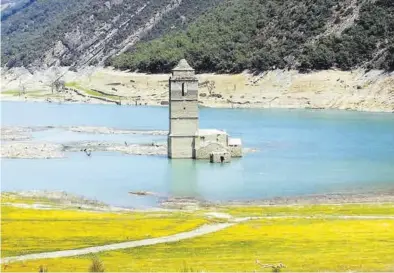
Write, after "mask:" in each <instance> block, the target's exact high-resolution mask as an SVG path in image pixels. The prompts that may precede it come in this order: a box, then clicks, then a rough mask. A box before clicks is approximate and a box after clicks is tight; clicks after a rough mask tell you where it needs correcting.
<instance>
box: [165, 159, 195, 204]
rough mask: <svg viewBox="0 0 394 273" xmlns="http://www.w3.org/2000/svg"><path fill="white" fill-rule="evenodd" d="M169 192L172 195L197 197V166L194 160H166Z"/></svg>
mask: <svg viewBox="0 0 394 273" xmlns="http://www.w3.org/2000/svg"><path fill="white" fill-rule="evenodd" d="M168 165H169V166H168V169H169V172H170V175H169V194H170V196H172V197H195V198H199V197H200V195H199V190H198V184H197V183H198V181H199V179H198V168H197V167H196V161H195V160H187V159H173V160H168Z"/></svg>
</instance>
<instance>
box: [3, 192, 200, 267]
mask: <svg viewBox="0 0 394 273" xmlns="http://www.w3.org/2000/svg"><path fill="white" fill-rule="evenodd" d="M28 201H31V202H32V201H33V200H30V199H28ZM2 202H3V203H5V202H4V200H2ZM18 203H22V200H19V202H18ZM31 204H34V203H31ZM204 223H206V220H204V219H203V218H202V217H199V216H198V215H192V214H188V213H149V212H147V213H110V212H88V211H83V210H76V209H60V208H59V209H45V210H39V209H29V208H19V207H14V206H6V205H4V204H3V205H2V207H1V232H2V234H1V235H2V239H1V250H2V252H1V255H2V257H9V256H15V255H23V254H30V253H37V252H45V251H55V250H65V249H74V248H83V247H89V246H97V245H104V244H109V243H117V242H124V241H132V240H137V239H145V238H153V237H160V236H166V235H171V234H175V233H178V232H182V231H186V230H191V229H194V228H196V227H197V226H200V225H202V224H204ZM38 266H39V265H37V266H36V267H35V268H38ZM50 268H51V269H52V267H50ZM86 268H88V267H87V266H86V267H85V270H83V271H86ZM22 271H23V270H22Z"/></svg>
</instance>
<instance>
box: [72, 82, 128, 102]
mask: <svg viewBox="0 0 394 273" xmlns="http://www.w3.org/2000/svg"><path fill="white" fill-rule="evenodd" d="M65 86H66V87H70V88H75V89H78V90H80V91H83V92H85V93H86V94H87V95H90V96H95V97H103V98H108V99H111V100H119V99H120V98H119V96H111V95H104V94H102V93H100V92H97V91H94V90H92V89H90V88H86V87H83V86H82V85H80V84H79V83H77V82H68V83H66V84H65Z"/></svg>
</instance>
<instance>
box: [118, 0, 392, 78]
mask: <svg viewBox="0 0 394 273" xmlns="http://www.w3.org/2000/svg"><path fill="white" fill-rule="evenodd" d="M183 57H184V58H187V59H188V61H189V63H191V65H192V66H194V67H195V68H196V69H197V70H198V71H199V72H221V73H237V72H241V71H244V70H245V69H248V70H251V71H265V70H272V69H276V68H280V69H283V68H289V69H298V70H300V71H308V70H311V69H313V70H323V69H329V68H339V69H342V70H350V69H355V68H364V69H383V70H393V69H394V1H392V0H317V1H310V0H283V1H278V0H260V1H256V0H228V1H225V2H224V3H222V4H221V5H219V6H218V7H216V8H215V9H214V10H212V11H211V12H209V13H206V14H204V15H202V16H201V17H200V18H199V19H198V20H197V21H196V22H194V23H192V24H191V25H190V26H188V27H187V29H186V30H184V31H178V32H176V33H170V34H166V35H164V36H163V37H161V38H159V39H155V40H153V41H149V42H141V43H139V44H138V45H137V46H136V47H135V48H133V49H132V50H131V51H130V52H128V53H125V54H122V55H120V56H117V57H115V58H114V59H112V61H111V62H110V64H111V65H113V66H115V67H117V68H121V69H131V70H139V71H141V72H154V73H157V72H168V71H169V70H170V68H171V67H173V66H174V65H175V63H176V62H177V61H178V60H179V59H181V58H183Z"/></svg>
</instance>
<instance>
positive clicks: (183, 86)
mask: <svg viewBox="0 0 394 273" xmlns="http://www.w3.org/2000/svg"><path fill="white" fill-rule="evenodd" d="M169 96H170V98H169V112H170V116H169V118H170V130H169V134H168V157H169V158H195V155H194V141H195V137H196V135H197V134H198V80H197V77H196V76H195V74H194V69H193V68H192V67H191V66H190V65H189V64H188V63H187V61H186V60H185V59H182V60H180V62H179V63H178V65H177V66H176V67H175V68H174V69H173V70H172V76H171V77H170V79H169Z"/></svg>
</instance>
